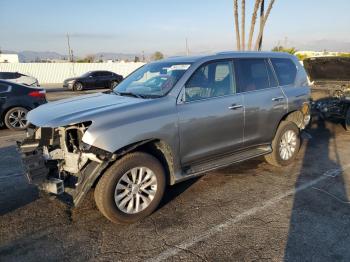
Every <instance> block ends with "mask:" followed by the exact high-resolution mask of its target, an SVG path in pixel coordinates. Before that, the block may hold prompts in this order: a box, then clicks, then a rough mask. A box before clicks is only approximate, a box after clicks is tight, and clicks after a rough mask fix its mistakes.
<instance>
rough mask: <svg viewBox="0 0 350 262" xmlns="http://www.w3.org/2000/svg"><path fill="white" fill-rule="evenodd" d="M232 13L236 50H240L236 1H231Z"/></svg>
mask: <svg viewBox="0 0 350 262" xmlns="http://www.w3.org/2000/svg"><path fill="white" fill-rule="evenodd" d="M233 12H234V16H235V30H236V42H237V50H241V37H240V34H239V22H238V0H234V1H233Z"/></svg>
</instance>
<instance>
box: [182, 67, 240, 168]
mask: <svg viewBox="0 0 350 262" xmlns="http://www.w3.org/2000/svg"><path fill="white" fill-rule="evenodd" d="M184 96H185V99H184V100H185V102H183V103H182V104H178V106H177V110H178V117H179V133H180V155H181V162H182V164H183V165H191V164H192V163H195V162H201V161H205V160H206V159H210V158H213V157H215V156H220V155H222V154H226V153H230V152H234V151H236V150H239V149H240V148H241V147H242V145H243V126H244V106H243V98H242V95H240V94H237V93H236V85H235V81H234V74H233V64H232V62H231V61H230V60H220V61H216V62H210V63H207V64H204V65H203V66H201V67H200V68H199V69H197V70H196V72H195V73H194V74H193V75H192V77H191V78H190V80H189V81H188V82H187V83H186V85H185V90H184Z"/></svg>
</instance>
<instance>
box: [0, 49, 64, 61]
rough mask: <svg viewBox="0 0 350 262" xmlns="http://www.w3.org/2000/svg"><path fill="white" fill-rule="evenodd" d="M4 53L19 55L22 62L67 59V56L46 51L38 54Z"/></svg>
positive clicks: (24, 52)
mask: <svg viewBox="0 0 350 262" xmlns="http://www.w3.org/2000/svg"><path fill="white" fill-rule="evenodd" d="M2 53H4V54H18V58H19V61H20V62H35V61H37V60H47V59H65V58H66V56H64V55H61V54H59V53H57V52H51V51H45V52H38V51H29V50H25V51H21V52H15V51H9V50H3V51H2Z"/></svg>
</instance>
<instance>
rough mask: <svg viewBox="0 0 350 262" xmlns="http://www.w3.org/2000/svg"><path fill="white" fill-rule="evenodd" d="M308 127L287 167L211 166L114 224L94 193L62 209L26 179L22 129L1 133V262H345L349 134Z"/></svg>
mask: <svg viewBox="0 0 350 262" xmlns="http://www.w3.org/2000/svg"><path fill="white" fill-rule="evenodd" d="M84 93H85V92H82V93H79V94H84ZM72 95H76V94H75V93H72V92H61V91H58V92H48V98H49V100H51V101H52V100H56V99H61V98H64V97H70V96H72ZM307 132H308V134H309V135H307V136H304V137H305V138H306V139H304V140H303V144H302V148H301V150H300V152H299V155H298V158H297V161H295V163H293V164H292V165H291V166H288V167H285V168H276V167H272V166H270V165H268V164H267V163H265V162H264V160H263V158H258V159H253V160H250V161H247V162H244V163H240V164H236V165H233V166H230V167H228V168H225V169H222V170H218V171H215V172H210V173H208V174H207V175H206V176H203V177H201V178H198V179H192V180H189V181H186V182H183V183H180V184H178V185H176V186H173V187H169V188H168V189H167V191H166V196H165V199H164V201H163V202H162V204H161V206H160V207H159V209H158V210H157V211H156V212H155V213H154V214H152V215H151V216H150V217H148V218H146V219H144V220H143V221H141V222H138V223H136V224H133V225H115V224H112V223H111V222H109V221H108V220H107V219H105V218H104V217H103V216H102V215H101V214H100V213H99V211H98V210H97V208H96V206H95V203H94V200H93V192H90V194H89V195H88V197H87V198H86V199H85V201H84V203H83V204H82V206H81V207H79V208H77V209H70V208H68V207H67V206H66V205H64V204H63V203H61V202H59V201H57V200H56V199H55V198H54V197H49V196H47V195H45V194H42V193H39V192H38V191H37V189H36V188H35V187H33V186H31V185H29V184H28V183H27V181H26V180H25V178H24V177H23V170H22V168H21V165H20V159H19V155H18V153H17V151H16V148H15V141H16V140H18V139H21V137H23V136H24V134H23V133H22V132H12V131H8V130H6V129H2V130H0V261H62V260H68V261H257V260H258V261H261V260H268V261H282V260H285V261H349V260H350V248H349V247H350V204H349V201H350V199H349V192H350V191H349V189H350V188H349V186H350V157H349V156H350V134H349V133H346V132H345V131H344V129H343V127H342V126H341V125H339V124H337V123H332V122H322V121H320V122H318V121H314V123H313V124H312V126H311V127H310V128H309V129H308V130H307Z"/></svg>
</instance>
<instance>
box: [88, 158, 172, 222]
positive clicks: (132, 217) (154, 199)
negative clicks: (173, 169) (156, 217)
mask: <svg viewBox="0 0 350 262" xmlns="http://www.w3.org/2000/svg"><path fill="white" fill-rule="evenodd" d="M137 168H143V169H144V172H143V174H145V176H144V178H145V179H146V178H147V177H148V178H150V177H151V179H149V180H148V179H147V180H144V183H143V185H145V186H146V185H147V184H149V183H151V182H152V184H154V181H156V189H155V190H154V185H152V186H147V187H146V188H144V189H145V190H146V189H148V192H151V191H152V192H153V196H151V197H145V196H147V194H144V192H143V191H142V186H141V188H140V187H139V185H140V184H139V185H137V183H133V182H132V180H135V181H137V180H138V179H140V174H141V173H140V172H139V169H137ZM132 170H137V173H136V176H135V179H133V175H132V174H131V171H132ZM149 170H150V171H149ZM145 171H146V172H145ZM135 172H136V171H135ZM125 176H128V178H129V182H130V183H128V182H125V181H126V180H127V179H125ZM165 181H166V179H165V172H164V168H163V166H162V165H161V163H160V162H159V161H158V160H157V159H156V158H155V157H153V156H151V155H149V154H146V153H141V152H135V153H130V154H127V155H126V156H124V157H123V158H121V159H120V160H118V161H117V162H115V163H114V164H113V165H112V166H111V167H110V168H109V169H108V170H107V171H106V172H105V173H104V174H103V176H102V177H101V179H100V180H99V182H98V184H97V186H96V188H95V192H94V195H95V202H96V205H97V208H98V209H99V210H100V212H101V213H102V214H103V215H104V216H105V217H106V218H107V219H109V220H110V221H112V222H113V223H118V224H131V223H134V222H137V221H139V220H141V219H142V218H144V217H146V216H148V215H150V214H151V213H152V212H153V211H154V210H155V209H156V208H157V207H158V205H159V203H160V201H161V199H162V197H163V194H164V190H165V184H166V182H165ZM128 185H132V187H128ZM141 185H142V184H141ZM117 186H118V187H119V189H117ZM127 192H129V193H128V194H127V195H126V193H127ZM140 195H142V196H143V197H141V196H140ZM149 196H150V195H149ZM130 198H132V201H131V200H130V201H128V199H130ZM137 198H138V199H139V200H138V202H139V205H138V207H139V210H138V211H137V210H136V208H137V205H136V203H137ZM149 198H151V200H149ZM144 199H146V200H147V201H144ZM123 201H124V204H123ZM148 201H149V203H147V202H148ZM131 202H132V204H131V205H132V209H130V210H129V206H130V203H131ZM147 204H148V205H147ZM123 205H124V207H123ZM128 210H129V211H128Z"/></svg>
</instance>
